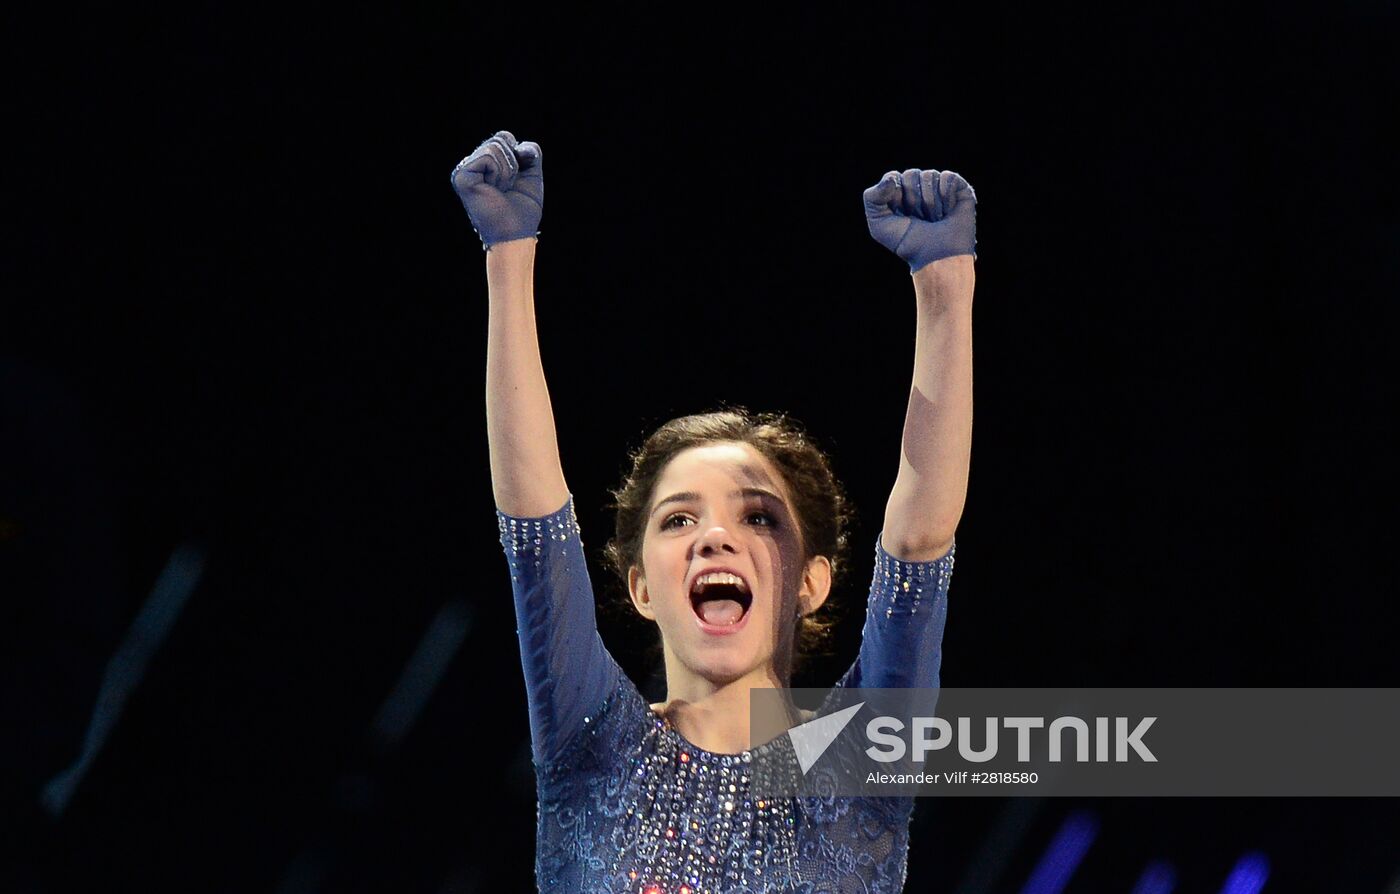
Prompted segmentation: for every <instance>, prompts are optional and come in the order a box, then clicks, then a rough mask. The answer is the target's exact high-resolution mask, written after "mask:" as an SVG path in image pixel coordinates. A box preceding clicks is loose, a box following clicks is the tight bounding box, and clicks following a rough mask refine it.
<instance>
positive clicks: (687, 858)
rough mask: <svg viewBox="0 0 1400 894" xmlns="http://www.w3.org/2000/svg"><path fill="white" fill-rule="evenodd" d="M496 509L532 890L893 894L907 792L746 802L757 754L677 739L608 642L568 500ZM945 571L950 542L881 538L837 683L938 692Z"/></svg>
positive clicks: (901, 861) (903, 852) (899, 882)
mask: <svg viewBox="0 0 1400 894" xmlns="http://www.w3.org/2000/svg"><path fill="white" fill-rule="evenodd" d="M496 516H497V521H498V523H499V527H500V535H501V545H502V547H504V549H505V551H506V557H507V559H508V560H509V562H510V569H511V586H512V589H513V591H514V593H515V611H516V619H517V621H518V623H519V629H518V634H519V637H520V652H521V661H522V664H523V666H524V671H525V684H526V691H527V694H528V698H529V708H530V734H531V745H532V751H533V758H534V766H535V778H536V784H537V792H538V796H539V806H538V827H537V836H538V837H537V852H536V860H535V872H536V877H537V881H538V883H539V887H540V890H541V891H542V892H549V894H554V892H568V894H578V892H582V894H624V892H631V894H736V892H772V891H798V892H808V894H817V892H823V894H825V892H833V894H834V892H840V894H855V892H866V894H868V892H891V894H893V892H900V891H902V890H903V887H904V877H905V868H906V864H907V859H908V849H909V837H908V836H909V819H910V816H911V813H912V811H913V807H914V803H913V799H912V798H907V797H905V798H864V797H820V796H812V797H803V798H790V799H786V800H780V801H766V802H765V801H762V800H758V799H754V798H750V797H749V796H748V790H749V783H750V774H749V772H748V768H749V766H750V765H751V763H752V761H753V757H754V755H755V754H756V753H758V750H759V749H754V750H751V751H747V752H743V753H741V754H737V755H734V754H719V753H715V752H709V751H706V750H704V749H702V748H697V747H696V746H694V745H693V744H691V743H690V742H688V741H686V740H685V739H684V738H683V737H682V736H681V735H680V733H679V732H678V731H676V730H675V729H674V728H673V727H672V726H671V725H670V724H669V723H667V722H666V721H665V720H663V719H662V718H661V717H659V716H657V715H656V714H655V713H654V712H653V711H652V710H651V707H650V706H649V705H648V703H647V702H646V700H645V699H644V698H643V696H642V695H641V693H640V692H639V691H638V690H637V687H636V686H635V685H633V683H632V681H631V680H630V679H629V678H628V677H627V675H626V674H625V673H623V671H622V669H621V668H620V667H619V666H618V665H617V662H616V661H614V660H613V657H612V656H611V655H610V654H609V653H608V650H607V648H606V647H605V646H604V645H603V641H602V638H601V637H600V636H599V635H598V628H597V623H596V616H595V614H594V595H593V587H592V583H591V581H590V579H589V575H588V569H587V565H586V562H585V558H584V551H583V543H582V540H581V539H580V531H579V526H578V521H577V517H576V515H575V513H574V502H573V496H572V495H570V497H569V499H568V501H567V502H566V503H565V504H564V506H563V507H562V508H561V509H559V510H557V511H556V512H554V513H551V514H550V515H547V516H542V517H538V518H521V517H514V516H509V515H506V514H504V513H502V512H501V511H500V510H499V509H498V510H497V511H496ZM952 569H953V550H951V549H950V550H949V552H948V554H947V555H946V556H944V557H943V558H941V559H938V560H936V561H931V562H903V561H900V560H898V559H896V558H894V557H893V556H891V555H890V554H889V553H887V552H885V550H884V548H883V546H882V544H881V540H880V538H879V537H877V538H876V540H875V573H874V576H873V579H872V581H871V586H870V595H869V604H868V611H867V615H866V622H865V628H864V632H863V639H862V642H861V647H860V653H859V655H858V657H857V658H856V660H855V662H854V663H853V664H852V665H851V667H850V669H849V670H847V671H846V673H845V675H844V676H843V677H842V679H841V681H840V682H839V683H837V685H838V686H848V687H884V688H904V687H936V686H937V685H938V668H939V662H940V658H941V644H942V639H943V624H944V619H945V617H946V612H947V592H948V581H949V577H950V575H951V574H952ZM759 747H760V748H764V747H769V746H768V745H764V746H759Z"/></svg>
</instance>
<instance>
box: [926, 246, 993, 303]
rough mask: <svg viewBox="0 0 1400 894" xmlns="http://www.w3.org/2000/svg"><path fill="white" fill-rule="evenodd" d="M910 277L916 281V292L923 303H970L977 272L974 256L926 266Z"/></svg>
mask: <svg viewBox="0 0 1400 894" xmlns="http://www.w3.org/2000/svg"><path fill="white" fill-rule="evenodd" d="M910 276H911V278H912V279H913V280H914V292H915V294H917V295H918V296H919V299H920V300H921V301H923V300H931V301H936V302H938V303H940V304H943V303H948V302H954V301H968V302H970V301H971V300H972V291H973V286H974V284H975V283H976V280H977V271H976V267H975V265H974V264H973V260H972V255H953V256H952V257H948V258H939V259H938V260H937V261H933V262H932V263H929V264H925V265H924V266H922V267H920V268H919V269H918V270H915V271H913V272H912V273H911V274H910Z"/></svg>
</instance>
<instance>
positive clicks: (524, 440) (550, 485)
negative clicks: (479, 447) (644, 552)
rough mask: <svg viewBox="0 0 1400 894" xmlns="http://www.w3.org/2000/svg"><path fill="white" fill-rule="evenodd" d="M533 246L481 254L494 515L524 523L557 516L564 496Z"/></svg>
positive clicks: (515, 244) (520, 242)
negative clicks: (483, 258) (546, 375)
mask: <svg viewBox="0 0 1400 894" xmlns="http://www.w3.org/2000/svg"><path fill="white" fill-rule="evenodd" d="M535 244H536V240H535V239H534V238H533V237H532V238H529V239H517V240H512V241H510V242H501V243H497V244H495V245H493V246H492V247H491V250H490V251H488V252H487V253H486V282H487V289H488V293H489V304H490V311H489V319H488V322H487V338H486V436H487V439H488V440H489V442H490V450H491V453H490V455H491V487H492V491H493V493H494V495H495V500H496V506H497V508H499V509H500V510H501V511H502V512H505V513H507V514H509V515H514V516H528V517H539V516H543V515H548V514H549V513H551V512H554V511H556V510H558V509H559V507H561V506H563V505H564V503H565V501H566V500H567V499H568V495H569V490H568V486H567V485H566V484H565V482H564V471H563V468H562V466H561V465H560V462H559V443H558V439H557V435H556V433H555V429H554V411H553V407H552V406H551V404H550V401H549V389H548V387H547V386H546V384H545V378H544V366H543V364H542V363H541V361H540V345H539V337H538V334H537V332H536V328H535Z"/></svg>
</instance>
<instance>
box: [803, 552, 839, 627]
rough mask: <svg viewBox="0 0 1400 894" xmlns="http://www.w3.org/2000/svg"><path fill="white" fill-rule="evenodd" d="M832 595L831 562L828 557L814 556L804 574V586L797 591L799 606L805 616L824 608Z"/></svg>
mask: <svg viewBox="0 0 1400 894" xmlns="http://www.w3.org/2000/svg"><path fill="white" fill-rule="evenodd" d="M830 595H831V560H830V559H828V558H827V557H826V556H814V557H812V559H811V561H809V562H808V563H807V569H806V570H805V571H804V572H803V573H802V586H801V588H799V589H798V591H797V605H798V609H799V611H801V612H802V614H804V615H810V614H811V613H812V612H814V611H816V610H817V609H819V608H821V607H822V603H824V602H826V597H828V596H830Z"/></svg>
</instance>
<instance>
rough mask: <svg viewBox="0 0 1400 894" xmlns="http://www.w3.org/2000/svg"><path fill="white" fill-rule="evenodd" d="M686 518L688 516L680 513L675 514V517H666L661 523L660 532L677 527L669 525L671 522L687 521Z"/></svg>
mask: <svg viewBox="0 0 1400 894" xmlns="http://www.w3.org/2000/svg"><path fill="white" fill-rule="evenodd" d="M688 518H689V517H688V516H685V515H682V514H681V513H679V512H677V513H676V514H675V515H671V516H668V517H667V518H666V519H665V520H664V521H662V522H661V530H663V531H665V530H666V529H668V528H674V527H677V526H676V525H673V524H671V522H673V521H677V520H680V521H686V520H688Z"/></svg>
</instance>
